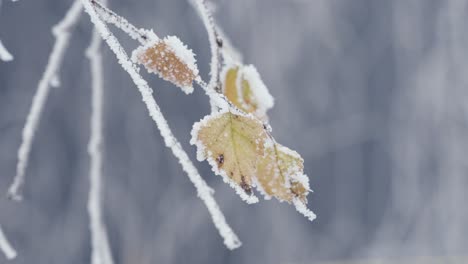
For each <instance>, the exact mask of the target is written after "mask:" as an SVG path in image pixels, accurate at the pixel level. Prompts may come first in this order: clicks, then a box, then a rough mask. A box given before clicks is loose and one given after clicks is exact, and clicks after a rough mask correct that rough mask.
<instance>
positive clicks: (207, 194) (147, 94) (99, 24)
mask: <svg viewBox="0 0 468 264" xmlns="http://www.w3.org/2000/svg"><path fill="white" fill-rule="evenodd" d="M81 1H82V3H83V5H84V7H85V10H86V12H87V13H88V14H89V15H90V17H91V21H92V22H93V24H94V25H95V27H96V29H97V30H98V31H99V33H100V34H101V37H102V38H103V39H104V40H105V41H106V43H107V44H108V45H109V47H110V49H111V50H112V51H113V52H114V54H115V55H116V57H117V59H118V61H119V63H120V65H121V66H122V68H123V69H124V70H125V71H126V72H127V73H128V74H129V75H130V77H131V78H132V80H133V82H134V83H135V85H136V86H137V88H138V89H139V91H140V93H141V95H142V98H143V101H144V102H145V104H146V107H147V108H148V111H149V114H150V116H151V117H152V119H153V120H154V122H155V123H156V125H157V127H158V128H159V130H160V133H161V135H162V137H163V138H164V143H165V145H166V146H167V147H169V148H170V149H171V150H172V153H173V154H174V156H175V157H177V159H178V160H179V163H180V164H181V165H182V168H183V169H184V171H185V172H186V173H187V175H188V177H189V178H190V180H191V181H192V183H193V184H194V185H195V187H196V189H197V193H198V196H199V197H200V198H201V199H202V200H203V202H204V203H205V205H206V207H207V208H208V211H209V212H210V214H211V217H212V220H213V223H214V225H215V226H216V228H217V229H218V231H219V233H220V235H221V236H222V237H223V238H224V244H225V245H226V246H227V247H228V248H229V249H235V248H237V247H239V246H240V245H241V242H240V241H239V239H238V238H237V235H236V234H235V233H234V232H233V230H232V229H231V227H230V226H229V225H228V224H227V223H226V219H225V217H224V215H223V214H222V212H221V211H220V209H219V206H218V205H217V203H216V201H215V200H214V198H213V196H212V193H213V190H212V189H211V188H210V187H208V185H207V184H206V182H205V181H204V180H203V178H202V177H201V176H200V174H199V173H198V170H197V168H196V167H195V166H194V165H193V163H192V161H191V160H190V159H189V157H188V155H187V153H186V152H185V151H184V150H183V148H182V146H181V145H180V143H179V142H178V140H177V139H176V138H175V137H174V135H173V133H172V131H171V129H170V127H169V125H168V124H167V121H166V119H165V118H164V116H163V114H162V113H161V110H160V109H159V106H158V105H157V103H156V101H155V100H154V98H153V96H152V93H153V90H152V89H151V88H150V87H149V86H148V83H147V82H146V81H145V80H144V79H143V78H142V77H141V76H140V74H139V73H138V71H137V69H136V68H135V65H134V64H133V63H132V62H131V61H130V60H129V58H128V56H127V54H126V52H125V50H124V49H123V47H122V46H121V45H120V43H119V41H118V40H117V38H115V36H114V35H113V34H112V33H111V32H110V31H109V29H108V28H107V26H106V25H105V24H104V22H103V21H102V20H101V19H100V18H99V16H98V14H97V12H96V11H95V10H94V8H93V5H92V2H91V1H92V0H81Z"/></svg>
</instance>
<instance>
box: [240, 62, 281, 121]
mask: <svg viewBox="0 0 468 264" xmlns="http://www.w3.org/2000/svg"><path fill="white" fill-rule="evenodd" d="M238 76H242V78H244V79H245V80H246V81H247V82H248V83H249V84H250V89H251V90H252V93H253V95H254V96H255V98H256V100H257V104H258V110H257V111H258V112H259V114H265V113H266V111H268V109H270V108H272V107H273V105H274V103H275V102H274V99H273V96H271V94H270V92H269V91H268V88H267V87H266V85H265V84H264V83H263V81H262V79H261V78H260V74H258V71H257V69H256V68H255V66H253V65H246V66H243V67H241V68H240V70H239V74H238ZM240 98H242V97H240Z"/></svg>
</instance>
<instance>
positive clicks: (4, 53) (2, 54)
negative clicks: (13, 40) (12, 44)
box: [0, 40, 13, 61]
mask: <svg viewBox="0 0 468 264" xmlns="http://www.w3.org/2000/svg"><path fill="white" fill-rule="evenodd" d="M0 60H2V61H12V60H13V55H11V53H10V52H8V50H7V49H6V48H5V46H3V43H2V41H1V40H0Z"/></svg>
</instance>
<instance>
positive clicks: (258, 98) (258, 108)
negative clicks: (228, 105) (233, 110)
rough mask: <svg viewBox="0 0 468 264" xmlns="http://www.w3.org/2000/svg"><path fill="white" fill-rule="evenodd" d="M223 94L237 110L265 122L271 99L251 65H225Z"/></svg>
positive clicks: (271, 104)
mask: <svg viewBox="0 0 468 264" xmlns="http://www.w3.org/2000/svg"><path fill="white" fill-rule="evenodd" d="M221 78H222V81H223V93H224V95H225V96H226V97H227V98H228V99H229V101H231V102H232V103H233V104H234V105H235V106H236V107H237V108H239V109H240V110H242V111H244V112H246V113H252V114H253V115H255V116H256V117H258V118H260V119H262V120H265V119H266V112H267V110H268V109H270V108H271V107H273V97H272V96H271V95H270V93H269V92H268V89H267V88H266V86H265V84H263V81H262V80H261V79H260V76H259V75H258V72H257V70H256V69H255V67H253V66H252V65H247V66H245V65H227V66H225V68H224V70H223V73H222V77H221Z"/></svg>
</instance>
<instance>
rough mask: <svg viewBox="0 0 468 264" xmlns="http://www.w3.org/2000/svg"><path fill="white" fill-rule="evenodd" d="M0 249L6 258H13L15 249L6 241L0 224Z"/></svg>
mask: <svg viewBox="0 0 468 264" xmlns="http://www.w3.org/2000/svg"><path fill="white" fill-rule="evenodd" d="M0 251H2V252H3V254H5V256H6V258H7V259H14V258H16V256H17V253H16V250H15V249H14V248H13V246H12V245H11V244H10V242H8V240H7V238H6V236H5V234H4V233H3V230H2V226H0Z"/></svg>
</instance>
